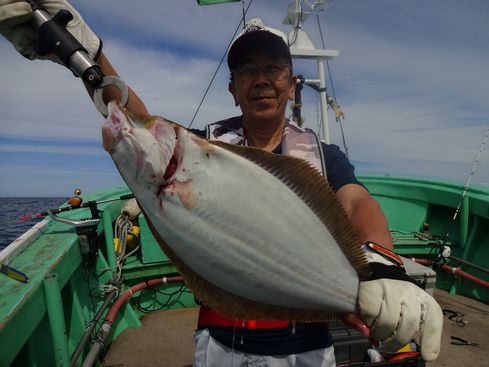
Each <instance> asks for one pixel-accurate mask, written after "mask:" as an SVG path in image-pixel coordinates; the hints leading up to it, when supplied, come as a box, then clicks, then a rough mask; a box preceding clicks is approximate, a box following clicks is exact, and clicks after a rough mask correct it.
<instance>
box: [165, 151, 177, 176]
mask: <svg viewBox="0 0 489 367" xmlns="http://www.w3.org/2000/svg"><path fill="white" fill-rule="evenodd" d="M177 167H178V162H177V159H176V158H175V156H172V157H171V159H170V162H169V163H168V167H166V171H165V174H164V175H163V178H164V179H165V180H168V179H169V178H170V177H171V176H173V175H174V174H175V172H176V170H177Z"/></svg>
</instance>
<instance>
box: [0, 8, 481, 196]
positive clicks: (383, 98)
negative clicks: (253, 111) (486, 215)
mask: <svg viewBox="0 0 489 367" xmlns="http://www.w3.org/2000/svg"><path fill="white" fill-rule="evenodd" d="M73 4H74V6H75V7H76V8H78V9H80V11H81V13H82V14H83V15H84V16H85V17H86V19H87V20H88V22H89V23H90V24H91V25H92V28H93V29H94V30H95V31H96V32H97V33H98V34H99V35H100V36H101V37H102V38H103V39H104V50H105V52H106V53H107V54H108V55H109V57H110V59H111V61H112V62H113V64H114V65H115V66H116V69H117V70H118V71H119V73H120V74H121V76H122V77H123V79H125V80H126V81H127V82H128V84H129V85H130V86H131V87H132V88H133V89H134V90H135V91H136V92H137V93H138V94H139V95H140V96H141V97H142V99H143V100H144V101H145V103H146V104H147V106H148V108H149V110H150V112H151V113H154V114H159V115H163V116H166V117H168V118H169V119H172V120H175V121H178V122H180V123H182V124H184V125H188V123H189V122H190V119H191V118H192V116H193V114H194V112H195V110H196V108H197V105H198V103H199V102H200V99H201V97H202V95H203V93H204V91H205V89H206V87H207V85H208V82H209V80H210V78H211V76H212V74H213V73H214V71H215V69H216V67H217V64H218V62H219V59H220V57H221V56H222V53H223V52H224V50H225V49H226V46H227V44H228V42H229V40H230V37H231V34H232V32H233V31H234V29H235V27H236V25H237V24H238V21H239V19H240V16H241V8H240V6H241V5H240V4H239V3H236V4H225V5H221V6H213V7H197V5H196V2H195V1H194V0H186V1H183V0H182V1H166V2H161V1H156V0H153V1H144V2H143V3H137V4H136V3H135V2H133V1H128V0H124V1H122V0H120V1H112V0H110V1H109V0H106V1H103V2H101V1H94V0H91V1H73ZM287 4H288V0H281V1H274V2H260V1H256V0H255V1H254V2H253V5H252V6H251V8H250V9H251V10H250V13H249V17H252V16H257V15H259V16H261V17H262V18H263V19H264V21H265V23H267V24H268V25H271V26H273V27H276V28H280V29H282V30H284V31H287V32H288V30H287V28H286V27H285V26H283V25H281V24H280V22H281V20H282V18H283V16H285V13H286V5H287ZM488 10H489V5H488V3H487V2H484V1H474V2H470V4H465V5H462V4H460V3H459V2H455V1H441V0H436V1H432V2H429V3H426V2H424V1H421V0H415V1H412V2H410V3H409V4H406V3H403V2H395V3H394V2H390V1H380V0H376V1H370V2H368V3H364V2H354V1H347V0H344V1H341V2H340V1H337V2H334V3H333V5H332V6H331V7H330V8H329V9H328V11H327V12H326V14H325V15H322V16H321V17H320V20H321V24H322V27H323V34H324V36H325V41H326V46H327V47H328V48H338V49H339V50H340V55H339V57H338V58H336V59H335V60H333V61H331V62H330V65H331V68H332V71H333V78H334V82H335V89H336V93H337V97H338V101H339V103H340V104H341V106H342V108H343V109H344V111H345V113H346V118H347V119H346V121H345V122H344V130H345V133H346V139H347V143H348V146H349V149H350V153H351V157H352V159H353V160H356V161H358V162H359V163H358V165H359V171H360V169H363V170H365V171H371V170H372V169H375V170H376V171H377V172H380V173H392V172H396V174H419V175H423V176H432V177H441V178H447V179H456V180H459V181H464V180H465V179H466V176H467V175H468V172H469V171H470V168H471V167H472V162H473V160H474V158H475V155H476V153H477V150H478V149H479V146H480V143H481V141H482V136H483V134H484V133H485V131H486V130H487V128H488V127H489V120H488V117H487V116H489V107H488V104H487V96H489V63H487V60H488V59H489V50H488V47H487V42H489V19H488V17H489V12H488ZM484 14H485V15H484ZM305 29H306V30H307V31H308V32H309V34H310V35H311V37H312V39H313V41H314V42H315V43H316V45H319V44H320V38H319V35H318V32H317V29H316V19H314V17H312V18H310V19H309V20H308V21H307V22H306V24H305ZM0 55H1V56H0V57H1V62H2V68H1V69H0V80H1V88H0V110H1V111H2V116H1V117H0V138H4V139H5V138H7V139H11V140H12V141H10V142H8V144H7V143H2V141H1V140H0V151H2V152H12V151H13V150H14V149H15V151H16V152H22V151H24V152H37V153H39V154H42V153H48V152H49V153H59V154H64V153H66V152H67V151H70V150H71V152H72V153H75V152H76V154H82V155H86V156H87V157H93V156H94V155H97V154H99V153H97V152H102V151H101V148H100V149H97V150H94V149H90V148H89V146H90V147H91V146H94V145H97V144H99V143H100V142H101V137H100V127H101V124H102V123H103V118H102V117H101V116H100V115H99V114H98V113H97V112H96V110H95V108H94V107H93V104H92V103H91V101H90V100H89V98H88V97H87V95H86V92H85V90H84V87H83V85H82V84H81V82H80V80H78V79H75V78H74V77H73V75H72V74H71V72H69V71H68V70H65V69H63V68H62V67H60V66H58V65H54V64H51V63H49V62H30V61H28V60H25V59H23V58H22V57H20V56H19V55H18V54H17V53H16V52H15V51H14V50H13V48H12V47H11V46H10V45H9V44H8V43H7V42H6V41H5V40H3V39H0ZM297 66H298V67H297V68H296V71H297V72H301V73H303V74H305V75H306V76H309V77H311V76H313V77H315V75H313V74H315V70H316V66H315V65H314V63H310V64H308V65H304V64H303V63H297ZM308 73H311V74H308ZM227 78H228V75H227V65H226V64H225V63H224V65H223V66H222V68H221V70H220V72H219V74H218V76H217V78H216V80H215V82H214V85H213V86H212V87H211V89H210V91H209V95H208V97H207V98H206V101H205V103H204V105H203V107H202V109H201V111H200V112H199V115H198V117H197V119H196V122H194V125H193V127H202V126H203V125H204V124H205V123H208V122H212V121H215V120H217V119H220V118H225V117H228V116H231V115H235V114H238V113H239V110H237V109H236V108H235V107H234V106H233V103H232V98H231V96H230V95H229V94H228V92H227ZM304 94H305V96H304V101H305V102H306V104H307V105H308V106H307V107H306V108H305V109H304V114H305V116H306V122H307V126H309V127H311V128H314V129H315V128H316V123H315V122H314V121H315V120H316V100H315V97H313V93H311V92H310V91H307V89H306V91H305V92H304ZM330 94H331V91H330ZM331 118H332V117H331V114H330V119H331ZM330 126H331V135H332V138H333V142H335V143H337V144H338V145H341V137H340V134H339V127H338V124H337V123H336V122H334V121H330ZM23 140H34V141H36V142H38V143H37V144H35V145H34V146H32V144H29V143H26V142H24V141H23ZM39 142H40V143H39ZM43 142H44V143H43ZM56 142H60V143H59V144H57V143H56ZM66 142H76V144H74V146H75V148H68V147H67V146H66V145H64V144H65V143H66ZM85 143H87V144H88V145H89V146H87V147H85V146H84V144H85ZM488 145H489V144H488ZM488 145H486V150H485V151H484V152H483V154H482V155H481V157H480V166H479V169H478V171H477V172H476V175H475V176H474V181H475V182H489V157H488V155H489V153H487V152H488V150H489V147H488ZM72 149H73V150H72ZM101 154H103V152H102V153H101ZM97 160H98V157H97ZM100 162H104V164H106V165H108V164H109V163H110V158H108V157H105V158H103V159H102V158H101V159H100ZM96 169H97V168H96V167H95V166H94V170H95V171H96ZM26 171H27V170H24V171H23V170H22V169H19V171H18V172H16V174H18V175H21V174H22V173H21V172H26ZM58 172H60V174H61V171H58ZM111 174H113V173H111ZM25 175H27V173H26V174H24V176H23V177H25ZM39 175H40V176H42V172H40V173H39ZM46 176H47V175H46ZM82 176H83V178H84V179H86V180H87V182H90V177H89V175H88V173H87V174H86V175H82ZM4 177H5V176H4ZM15 177H17V176H15V175H14V174H13V173H12V174H10V175H9V179H12V180H13V179H14V178H15ZM46 182H48V179H47V178H46ZM3 183H4V182H0V195H1V194H2V193H5V192H6V191H4V190H3V189H2V187H5V186H4V185H3ZM46 185H48V184H46ZM10 186H15V185H14V184H13V185H10ZM10 186H9V187H10Z"/></svg>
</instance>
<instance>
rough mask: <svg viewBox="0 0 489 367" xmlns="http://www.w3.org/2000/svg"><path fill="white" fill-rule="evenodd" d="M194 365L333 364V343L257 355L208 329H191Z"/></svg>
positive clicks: (273, 366) (312, 366)
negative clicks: (227, 342)
mask: <svg viewBox="0 0 489 367" xmlns="http://www.w3.org/2000/svg"><path fill="white" fill-rule="evenodd" d="M194 339H195V355H194V365H193V367H220V366H223V367H334V366H336V361H335V357H334V350H333V346H331V347H329V348H323V349H317V350H312V351H310V352H304V353H299V354H290V355H279V356H260V355H255V354H247V353H243V352H239V351H237V350H232V349H231V348H228V347H226V346H224V345H222V344H220V343H219V342H218V341H216V340H215V339H214V338H212V337H211V336H210V334H209V330H208V329H203V330H198V331H196V332H195V333H194Z"/></svg>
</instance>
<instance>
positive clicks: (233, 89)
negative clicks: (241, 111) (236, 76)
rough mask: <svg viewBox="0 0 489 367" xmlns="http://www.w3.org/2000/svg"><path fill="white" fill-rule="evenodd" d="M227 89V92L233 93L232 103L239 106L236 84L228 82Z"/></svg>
mask: <svg viewBox="0 0 489 367" xmlns="http://www.w3.org/2000/svg"><path fill="white" fill-rule="evenodd" d="M228 91H229V93H231V94H232V95H233V98H234V105H235V106H239V102H238V99H237V98H236V85H235V84H234V83H233V82H229V84H228Z"/></svg>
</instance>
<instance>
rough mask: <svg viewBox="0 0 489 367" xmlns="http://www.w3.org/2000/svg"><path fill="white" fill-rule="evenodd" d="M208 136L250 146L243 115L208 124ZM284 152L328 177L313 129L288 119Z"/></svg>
mask: <svg viewBox="0 0 489 367" xmlns="http://www.w3.org/2000/svg"><path fill="white" fill-rule="evenodd" d="M206 138H207V139H209V140H219V141H222V142H225V143H229V144H234V145H242V146H248V142H247V140H246V137H245V136H244V128H243V124H242V118H241V116H236V117H231V118H230V119H227V120H222V121H218V122H215V123H213V124H210V125H207V126H206ZM282 154H286V155H290V156H293V157H296V158H301V159H303V160H305V161H307V162H309V163H310V164H311V165H312V166H313V167H314V168H316V169H317V170H318V171H319V172H321V174H322V175H323V177H326V165H325V163H324V156H323V150H322V149H321V141H320V140H319V137H318V136H317V135H316V133H315V132H314V131H312V130H311V129H307V128H306V129H303V128H301V127H299V126H297V125H295V124H293V123H292V122H290V121H289V120H288V119H286V120H285V128H284V131H283V134H282Z"/></svg>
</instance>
